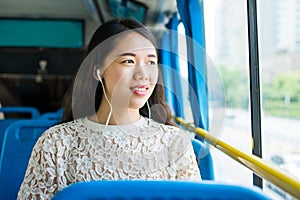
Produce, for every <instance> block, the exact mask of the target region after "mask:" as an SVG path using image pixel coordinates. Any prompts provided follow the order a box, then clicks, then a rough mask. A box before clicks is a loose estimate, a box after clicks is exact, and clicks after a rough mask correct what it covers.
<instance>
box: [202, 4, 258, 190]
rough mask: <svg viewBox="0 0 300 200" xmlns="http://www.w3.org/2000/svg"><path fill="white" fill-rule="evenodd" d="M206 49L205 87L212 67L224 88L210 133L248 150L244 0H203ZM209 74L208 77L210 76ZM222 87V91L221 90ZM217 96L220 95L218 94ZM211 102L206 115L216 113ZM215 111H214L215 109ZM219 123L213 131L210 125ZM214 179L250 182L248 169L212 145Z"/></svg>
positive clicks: (249, 130) (212, 85)
mask: <svg viewBox="0 0 300 200" xmlns="http://www.w3.org/2000/svg"><path fill="white" fill-rule="evenodd" d="M204 20H205V23H204V24H205V37H206V52H207V61H208V63H209V64H208V84H209V85H208V87H209V88H214V87H215V86H214V84H216V82H215V81H214V80H215V79H214V78H212V77H214V76H210V71H211V69H212V68H214V69H215V70H216V71H217V72H218V73H219V76H220V77H221V79H222V85H223V87H222V88H221V87H217V88H218V90H219V92H220V93H222V92H224V95H223V96H224V104H223V107H222V109H223V112H224V113H225V115H224V118H223V119H222V120H220V119H218V118H215V119H218V120H214V118H212V121H210V133H211V134H213V135H214V136H217V138H218V139H220V140H222V141H224V142H226V143H228V144H230V145H232V146H234V147H237V148H239V149H240V150H243V151H244V152H247V153H250V154H251V145H252V139H251V125H250V124H251V121H250V119H251V118H250V117H251V115H250V108H249V78H248V76H249V74H248V71H249V61H248V35H247V1H241V0H229V1H223V0H215V1H209V0H206V1H204ZM210 77H211V78H210ZM222 90H223V91H222ZM220 98H221V97H220ZM220 109H221V108H220V107H218V109H215V104H214V102H210V115H214V114H216V112H217V111H216V110H220ZM217 114H218V112H217ZM220 123H222V125H223V128H222V129H221V130H220V131H219V133H216V132H214V131H213V128H214V127H215V126H216V125H219V124H220ZM211 152H212V156H213V161H214V167H215V179H216V180H217V181H226V182H233V183H236V184H241V185H252V184H253V181H252V172H251V171H250V170H248V169H247V168H246V167H244V166H242V165H241V164H239V163H237V162H236V161H234V160H233V159H231V158H230V157H229V156H227V155H225V154H224V153H222V152H220V151H219V150H216V149H214V148H212V151H211Z"/></svg>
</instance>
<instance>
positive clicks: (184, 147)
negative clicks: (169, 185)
mask: <svg viewBox="0 0 300 200" xmlns="http://www.w3.org/2000/svg"><path fill="white" fill-rule="evenodd" d="M192 138H193V137H192V135H191V134H188V133H186V132H181V133H180V135H179V136H178V138H177V139H176V141H175V142H174V144H173V148H172V149H173V151H174V156H175V157H174V158H175V160H174V164H175V167H176V179H178V180H185V181H188V180H190V181H200V180H201V176H200V170H199V167H198V165H197V161H196V156H195V153H194V150H193V146H192V142H191V139H192Z"/></svg>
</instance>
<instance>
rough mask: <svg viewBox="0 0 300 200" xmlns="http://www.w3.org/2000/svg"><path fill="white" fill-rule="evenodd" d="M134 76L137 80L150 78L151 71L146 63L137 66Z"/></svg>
mask: <svg viewBox="0 0 300 200" xmlns="http://www.w3.org/2000/svg"><path fill="white" fill-rule="evenodd" d="M133 78H134V79H135V80H149V73H148V72H147V70H146V68H145V66H144V65H140V66H137V67H136V69H135V71H134V74H133Z"/></svg>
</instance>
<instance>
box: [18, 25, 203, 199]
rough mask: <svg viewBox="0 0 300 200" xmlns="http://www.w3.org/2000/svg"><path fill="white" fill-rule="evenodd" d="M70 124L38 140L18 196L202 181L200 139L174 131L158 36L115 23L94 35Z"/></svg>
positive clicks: (71, 97)
mask: <svg viewBox="0 0 300 200" xmlns="http://www.w3.org/2000/svg"><path fill="white" fill-rule="evenodd" d="M63 122H64V123H62V124H59V125H56V126H54V127H51V128H50V129H48V130H47V131H46V132H45V133H44V134H43V135H42V136H41V137H40V138H39V140H38V141H37V143H36V145H35V147H34V149H33V152H32V155H31V158H30V160H29V163H28V168H27V171H26V175H25V178H24V181H23V183H22V185H21V188H20V191H19V194H18V199H35V198H37V199H50V198H51V197H52V196H53V195H54V194H55V193H57V192H58V191H60V190H61V189H63V188H65V187H66V186H68V185H69V184H72V183H75V182H80V181H90V180H119V179H122V180H138V179H140V180H141V179H143V180H151V179H156V180H193V181H199V180H201V177H200V172H199V168H198V166H197V163H196V159H195V155H194V152H193V148H192V145H191V138H192V137H193V135H191V134H190V133H186V132H184V131H182V130H181V129H179V128H178V127H176V126H174V124H173V123H172V120H171V113H170V110H169V108H168V107H167V104H166V102H165V99H164V90H163V85H162V78H161V75H160V70H159V65H158V52H157V46H156V43H155V39H154V36H153V35H152V34H151V32H150V31H149V30H148V29H147V28H146V27H144V26H143V25H141V24H140V23H138V22H136V21H134V20H130V19H123V20H113V21H109V22H107V23H105V24H103V25H101V26H100V27H99V28H98V29H97V30H96V32H95V33H94V35H93V37H92V39H91V42H90V44H89V46H88V49H87V55H86V58H85V60H84V61H83V63H82V65H81V67H80V69H79V70H78V72H77V75H76V78H75V79H74V82H73V84H72V87H71V89H70V90H69V91H68V92H67V94H66V97H65V99H64V116H63Z"/></svg>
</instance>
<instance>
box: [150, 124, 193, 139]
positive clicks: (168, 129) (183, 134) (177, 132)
mask: <svg viewBox="0 0 300 200" xmlns="http://www.w3.org/2000/svg"><path fill="white" fill-rule="evenodd" d="M152 127H156V128H159V129H161V130H162V131H163V133H164V134H166V135H169V136H170V137H172V138H178V137H179V138H189V139H192V138H193V137H194V136H195V135H194V133H192V132H189V131H186V130H184V129H182V128H180V127H177V126H172V125H167V124H163V123H159V122H156V121H154V120H152Z"/></svg>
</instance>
